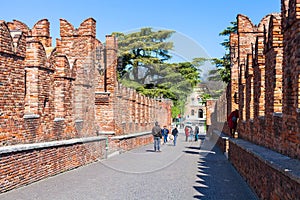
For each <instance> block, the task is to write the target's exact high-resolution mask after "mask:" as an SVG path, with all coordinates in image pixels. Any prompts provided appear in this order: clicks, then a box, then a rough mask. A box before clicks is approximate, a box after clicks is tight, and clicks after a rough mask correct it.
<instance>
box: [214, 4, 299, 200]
mask: <svg viewBox="0 0 300 200" xmlns="http://www.w3.org/2000/svg"><path fill="white" fill-rule="evenodd" d="M281 11H282V12H281V14H278V13H272V14H269V15H266V16H265V17H264V18H262V20H261V22H260V23H259V24H258V25H254V24H252V22H251V21H250V20H249V18H248V17H246V16H244V15H238V16H237V22H238V24H237V25H238V31H237V33H234V34H231V36H230V53H231V64H232V68H231V83H230V84H229V87H228V89H227V91H226V92H227V93H229V94H227V102H224V104H223V107H227V113H230V112H231V111H232V110H233V109H234V108H236V105H237V104H238V109H239V115H240V118H239V121H238V137H239V138H241V139H244V140H247V141H250V142H252V143H254V144H257V145H261V146H263V147H266V148H268V149H271V150H274V151H276V152H278V153H280V154H283V155H286V156H289V157H290V158H293V159H298V160H299V159H300V129H299V127H300V125H299V124H300V118H299V116H300V114H299V113H300V101H299V96H300V92H299V91H300V90H299V88H300V78H299V71H300V64H299V53H298V52H299V48H300V42H299V37H298V35H299V32H300V29H299V27H300V26H299V24H300V20H299V19H300V18H299V16H300V4H299V2H298V1H297V0H282V1H281ZM219 103H221V101H220V100H219ZM236 103H237V104H236ZM216 109H220V108H219V107H216ZM214 113H220V112H218V111H215V112H214ZM216 118H218V117H216ZM220 123H221V122H220V121H217V120H216V123H215V124H212V127H214V128H216V129H217V128H218V130H220V131H223V133H227V131H228V130H226V128H225V129H224V127H227V125H226V119H224V120H223V124H224V126H223V128H221V126H220ZM219 144H220V145H221V146H222V148H224V144H223V143H222V142H219ZM229 158H230V160H231V161H232V163H233V164H234V166H235V167H236V168H237V169H238V171H240V172H241V174H242V175H243V176H244V177H246V179H247V180H248V182H249V183H250V185H251V186H252V187H253V188H254V189H255V191H256V192H257V193H258V195H259V196H260V197H261V199H297V198H298V197H299V193H300V192H299V190H297V188H299V181H297V180H299V177H298V179H297V178H296V180H295V179H291V178H290V177H288V176H287V175H286V174H285V173H282V171H278V170H276V166H273V165H272V164H270V163H268V164H266V163H267V162H266V161H265V160H263V159H257V158H256V157H255V156H254V155H253V154H251V153H249V152H248V151H247V149H243V148H241V147H239V146H237V145H235V144H234V143H232V144H231V143H230V146H229Z"/></svg>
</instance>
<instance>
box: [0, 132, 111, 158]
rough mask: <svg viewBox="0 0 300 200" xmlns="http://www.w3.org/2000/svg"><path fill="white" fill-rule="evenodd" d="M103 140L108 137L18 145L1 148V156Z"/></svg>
mask: <svg viewBox="0 0 300 200" xmlns="http://www.w3.org/2000/svg"><path fill="white" fill-rule="evenodd" d="M102 140H106V137H101V136H94V137H86V138H74V139H69V140H60V141H51V142H41V143H33V144H18V145H12V146H5V147H0V154H5V153H13V152H20V151H29V150H38V149H43V148H49V147H58V146H64V145H73V144H83V143H89V142H97V141H102Z"/></svg>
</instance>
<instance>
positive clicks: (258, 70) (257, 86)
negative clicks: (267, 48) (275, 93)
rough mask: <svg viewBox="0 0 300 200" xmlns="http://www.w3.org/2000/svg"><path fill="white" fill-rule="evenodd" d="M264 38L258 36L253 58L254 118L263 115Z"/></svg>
mask: <svg viewBox="0 0 300 200" xmlns="http://www.w3.org/2000/svg"><path fill="white" fill-rule="evenodd" d="M263 49H264V37H263V36H258V37H257V39H256V43H255V58H254V66H253V67H254V71H253V74H254V118H258V117H259V116H264V115H265V55H264V53H263Z"/></svg>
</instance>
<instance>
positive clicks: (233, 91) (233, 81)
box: [227, 33, 239, 113]
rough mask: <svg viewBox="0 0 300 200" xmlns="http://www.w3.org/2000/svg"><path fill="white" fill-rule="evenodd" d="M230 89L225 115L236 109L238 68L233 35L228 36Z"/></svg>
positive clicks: (236, 49)
mask: <svg viewBox="0 0 300 200" xmlns="http://www.w3.org/2000/svg"><path fill="white" fill-rule="evenodd" d="M230 62H231V69H230V83H229V85H230V87H229V88H228V89H229V94H230V96H229V101H228V108H227V113H231V112H232V111H233V110H235V109H238V97H239V94H238V87H239V83H238V81H239V67H238V35H237V34H235V33H231V34H230Z"/></svg>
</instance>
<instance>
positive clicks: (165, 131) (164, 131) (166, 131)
mask: <svg viewBox="0 0 300 200" xmlns="http://www.w3.org/2000/svg"><path fill="white" fill-rule="evenodd" d="M161 134H162V136H163V137H164V144H166V142H168V134H169V130H168V129H167V126H164V128H163V129H162V130H161Z"/></svg>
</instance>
